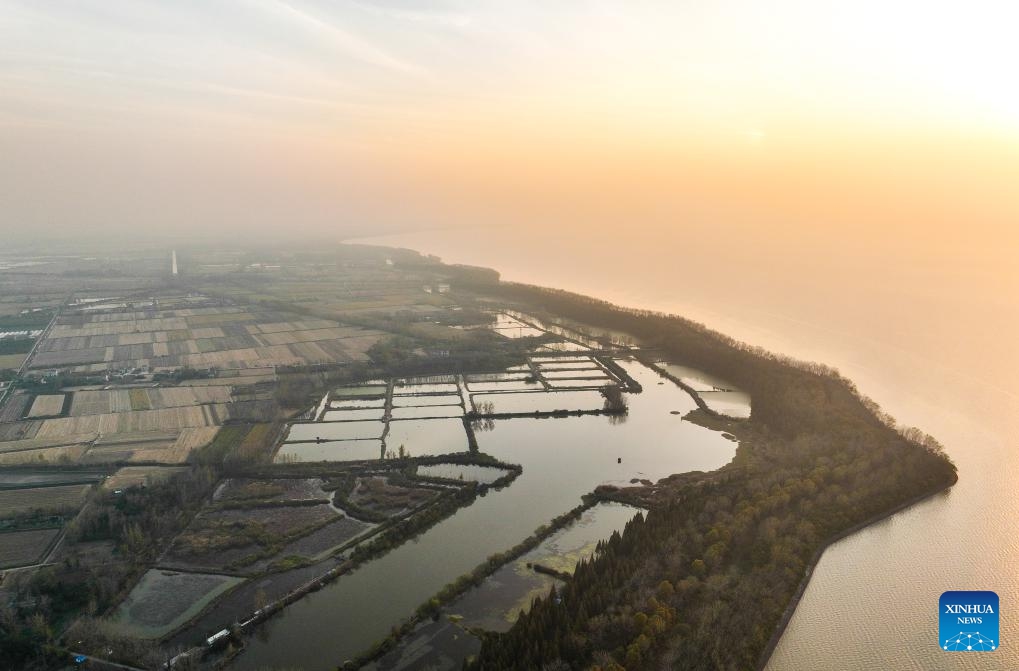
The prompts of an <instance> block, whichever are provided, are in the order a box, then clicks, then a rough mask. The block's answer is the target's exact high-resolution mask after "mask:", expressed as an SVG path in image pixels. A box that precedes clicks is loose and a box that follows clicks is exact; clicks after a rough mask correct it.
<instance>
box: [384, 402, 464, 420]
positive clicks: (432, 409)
mask: <svg viewBox="0 0 1019 671" xmlns="http://www.w3.org/2000/svg"><path fill="white" fill-rule="evenodd" d="M463 414H464V409H463V406H459V405H422V406H416V407H405V408H393V414H392V417H393V419H416V418H421V417H460V416H462V415H463Z"/></svg>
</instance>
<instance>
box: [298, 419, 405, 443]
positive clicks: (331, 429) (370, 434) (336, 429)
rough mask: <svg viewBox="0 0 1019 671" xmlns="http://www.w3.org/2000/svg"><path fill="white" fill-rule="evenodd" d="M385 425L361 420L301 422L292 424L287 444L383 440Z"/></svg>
mask: <svg viewBox="0 0 1019 671" xmlns="http://www.w3.org/2000/svg"><path fill="white" fill-rule="evenodd" d="M383 429H385V424H383V423H382V422H381V421H378V420H376V421H371V420H361V421H355V422H301V423H298V424H292V425H291V426H290V431H289V432H288V433H287V439H286V442H288V443H297V442H302V441H323V440H354V439H357V438H381V437H382V431H383Z"/></svg>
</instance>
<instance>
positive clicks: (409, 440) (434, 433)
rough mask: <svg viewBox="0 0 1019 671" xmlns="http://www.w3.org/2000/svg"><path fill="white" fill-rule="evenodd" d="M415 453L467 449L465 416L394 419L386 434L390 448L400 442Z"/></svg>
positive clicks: (393, 448)
mask: <svg viewBox="0 0 1019 671" xmlns="http://www.w3.org/2000/svg"><path fill="white" fill-rule="evenodd" d="M401 445H402V446H403V448H404V450H405V452H406V453H407V454H409V455H410V456H412V457H420V456H425V455H434V454H449V453H452V452H466V451H467V430H466V429H465V428H464V424H463V420H461V419H394V420H393V421H391V422H389V433H387V434H386V451H387V452H390V451H392V452H394V453H395V452H397V451H398V450H399V448H400V446H401Z"/></svg>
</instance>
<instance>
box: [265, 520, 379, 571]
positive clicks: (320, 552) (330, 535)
mask: <svg viewBox="0 0 1019 671" xmlns="http://www.w3.org/2000/svg"><path fill="white" fill-rule="evenodd" d="M374 526H375V525H374V524H367V523H365V522H361V521H360V520H355V519H354V518H352V517H341V518H340V519H338V520H336V521H335V522H332V523H330V524H327V525H325V526H324V527H321V528H320V529H316V530H315V531H312V532H311V533H310V534H308V535H307V536H303V537H301V538H298V539H297V540H295V541H293V542H292V543H290V544H289V545H287V546H286V547H284V548H283V550H282V551H281V552H280V553H279V555H278V556H280V557H289V556H292V555H297V556H300V557H307V558H308V559H313V560H317V559H324V558H325V557H326V556H327V555H329V553H331V552H332V551H333V550H335V549H337V548H339V547H340V546H341V545H344V544H345V543H349V542H350V541H352V540H354V539H355V538H357V537H358V536H360V535H362V534H364V533H365V532H367V531H369V530H370V529H372V528H374Z"/></svg>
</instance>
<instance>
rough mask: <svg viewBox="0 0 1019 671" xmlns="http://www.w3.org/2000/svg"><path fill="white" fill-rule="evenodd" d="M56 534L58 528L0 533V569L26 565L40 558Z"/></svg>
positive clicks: (58, 530) (58, 531)
mask: <svg viewBox="0 0 1019 671" xmlns="http://www.w3.org/2000/svg"><path fill="white" fill-rule="evenodd" d="M58 534H60V529H33V530H31V531H10V532H5V533H0V569H4V568H12V567H14V566H27V565H29V564H32V563H35V562H37V561H39V560H41V559H42V555H43V553H44V552H46V550H47V549H48V548H49V547H50V545H51V544H52V543H53V541H54V539H56V537H57V535H58Z"/></svg>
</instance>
